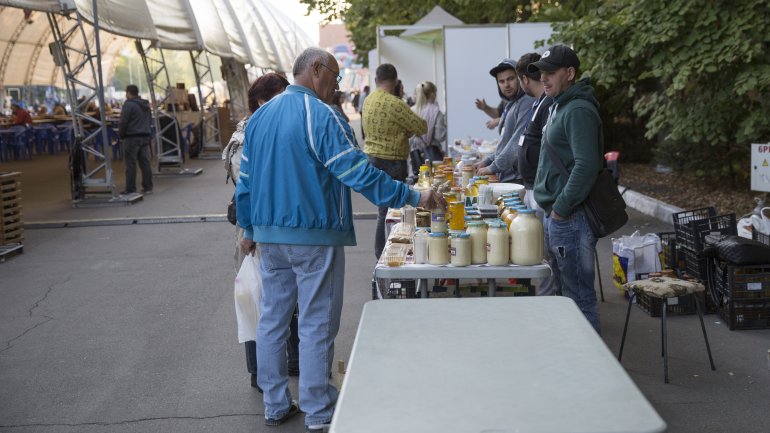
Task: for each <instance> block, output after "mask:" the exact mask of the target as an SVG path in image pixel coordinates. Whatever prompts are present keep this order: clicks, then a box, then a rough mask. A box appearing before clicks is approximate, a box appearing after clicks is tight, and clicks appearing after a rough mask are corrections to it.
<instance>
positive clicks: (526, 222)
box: [510, 209, 543, 266]
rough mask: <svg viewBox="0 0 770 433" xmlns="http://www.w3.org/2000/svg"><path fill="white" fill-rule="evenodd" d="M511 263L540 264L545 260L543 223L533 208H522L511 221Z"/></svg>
mask: <svg viewBox="0 0 770 433" xmlns="http://www.w3.org/2000/svg"><path fill="white" fill-rule="evenodd" d="M510 236H511V263H513V264H515V265H524V266H531V265H539V264H540V263H542V262H543V224H542V223H541V222H540V219H539V218H538V217H537V215H536V214H535V211H534V210H533V209H521V210H519V211H518V215H516V218H515V219H514V220H513V222H512V223H511V228H510Z"/></svg>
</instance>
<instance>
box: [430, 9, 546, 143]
mask: <svg viewBox="0 0 770 433" xmlns="http://www.w3.org/2000/svg"><path fill="white" fill-rule="evenodd" d="M552 32H553V30H552V29H551V24H550V23H518V24H508V25H506V26H458V27H445V28H444V44H445V55H446V69H445V71H446V83H447V87H446V93H447V107H446V114H447V136H448V138H449V140H450V141H452V140H455V139H461V138H468V137H473V138H480V139H484V140H494V139H497V138H499V134H498V133H497V129H492V130H490V129H487V128H486V126H485V124H486V122H487V121H488V120H490V117H489V116H487V115H486V114H485V113H484V112H482V111H481V110H479V109H477V108H476V105H475V104H474V101H475V100H476V98H484V99H485V100H486V101H487V104H488V105H490V106H492V107H496V106H497V105H498V104H499V103H500V95H499V93H498V92H497V82H496V80H495V79H494V78H493V77H492V76H491V75H489V70H490V69H492V68H493V67H494V66H495V65H497V64H498V63H500V61H501V60H503V59H504V58H511V59H515V60H518V59H519V58H520V57H521V56H522V55H524V54H526V53H528V52H532V51H537V52H539V53H542V52H543V51H545V47H540V48H535V43H536V42H537V41H541V40H546V41H547V40H548V39H549V38H550V37H551V34H552Z"/></svg>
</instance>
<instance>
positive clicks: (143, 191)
mask: <svg viewBox="0 0 770 433" xmlns="http://www.w3.org/2000/svg"><path fill="white" fill-rule="evenodd" d="M142 194H144V195H150V194H152V190H151V189H143V190H142Z"/></svg>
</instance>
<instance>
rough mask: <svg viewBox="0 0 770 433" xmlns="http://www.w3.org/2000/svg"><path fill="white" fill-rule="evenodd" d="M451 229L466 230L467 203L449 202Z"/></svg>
mask: <svg viewBox="0 0 770 433" xmlns="http://www.w3.org/2000/svg"><path fill="white" fill-rule="evenodd" d="M449 229H450V230H465V204H464V203H463V202H461V201H453V202H449Z"/></svg>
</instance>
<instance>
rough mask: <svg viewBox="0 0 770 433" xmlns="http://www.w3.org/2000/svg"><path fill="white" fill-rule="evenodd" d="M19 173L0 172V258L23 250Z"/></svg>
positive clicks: (3, 258)
mask: <svg viewBox="0 0 770 433" xmlns="http://www.w3.org/2000/svg"><path fill="white" fill-rule="evenodd" d="M20 179H21V173H18V172H13V173H0V260H5V258H6V257H8V256H10V255H13V254H18V253H21V252H23V244H22V241H23V240H24V221H23V219H22V217H23V215H22V212H21V181H20Z"/></svg>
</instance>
